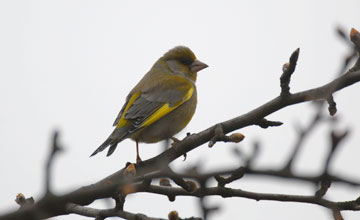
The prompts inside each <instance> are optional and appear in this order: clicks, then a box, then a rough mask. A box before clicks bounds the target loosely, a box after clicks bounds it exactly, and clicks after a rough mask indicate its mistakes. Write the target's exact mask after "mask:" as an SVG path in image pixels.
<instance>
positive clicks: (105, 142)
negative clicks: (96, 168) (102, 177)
mask: <svg viewBox="0 0 360 220" xmlns="http://www.w3.org/2000/svg"><path fill="white" fill-rule="evenodd" d="M111 141H112V139H111V138H110V137H109V138H108V139H106V140H105V141H104V143H102V144H101V145H100V147H98V148H97V149H96V150H95V151H94V153H92V154H91V155H90V157H92V156H94V155H95V154H97V153H99V152H101V151H103V150H105V149H106V148H107V147H108V146H109V145H110V143H111Z"/></svg>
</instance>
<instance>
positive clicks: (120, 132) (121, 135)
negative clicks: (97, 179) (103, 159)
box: [90, 128, 128, 157]
mask: <svg viewBox="0 0 360 220" xmlns="http://www.w3.org/2000/svg"><path fill="white" fill-rule="evenodd" d="M127 134H128V132H125V129H123V128H120V129H119V128H116V129H115V130H114V131H113V132H112V133H111V135H110V136H109V137H108V138H107V139H106V140H105V141H104V143H102V144H101V145H100V147H98V148H97V149H96V150H95V151H94V153H92V154H91V155H90V157H92V156H94V155H95V154H97V153H99V152H101V151H103V150H105V149H106V148H107V147H108V146H110V148H109V150H108V152H107V154H106V156H107V157H108V156H110V155H111V154H112V153H114V151H115V149H116V146H117V145H118V143H120V142H121V141H122V140H124V139H125V138H126V137H127Z"/></svg>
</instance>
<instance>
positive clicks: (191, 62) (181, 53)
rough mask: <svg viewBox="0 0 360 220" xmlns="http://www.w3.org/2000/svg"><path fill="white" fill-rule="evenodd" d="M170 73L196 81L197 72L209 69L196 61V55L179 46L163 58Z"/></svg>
mask: <svg viewBox="0 0 360 220" xmlns="http://www.w3.org/2000/svg"><path fill="white" fill-rule="evenodd" d="M162 59H163V60H164V61H165V62H166V64H167V65H168V67H169V69H170V71H171V72H172V73H174V74H178V75H183V76H185V77H187V78H190V79H192V80H193V81H196V75H197V72H199V71H200V70H202V69H205V68H206V67H208V65H206V64H205V63H203V62H201V61H200V60H198V59H196V57H195V54H194V53H193V52H192V51H191V50H190V49H189V48H188V47H185V46H177V47H175V48H173V49H171V50H169V51H168V52H167V53H165V54H164V55H163V56H162Z"/></svg>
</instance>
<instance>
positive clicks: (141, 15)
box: [0, 0, 360, 220]
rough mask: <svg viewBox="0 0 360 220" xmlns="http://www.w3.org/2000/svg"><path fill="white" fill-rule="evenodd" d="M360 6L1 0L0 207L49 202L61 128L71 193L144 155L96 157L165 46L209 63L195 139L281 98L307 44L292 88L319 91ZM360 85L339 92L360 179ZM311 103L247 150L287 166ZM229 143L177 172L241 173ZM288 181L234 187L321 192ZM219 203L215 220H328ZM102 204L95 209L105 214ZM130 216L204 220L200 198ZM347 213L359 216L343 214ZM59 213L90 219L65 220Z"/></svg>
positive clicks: (127, 149) (340, 168) (145, 203)
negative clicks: (48, 166)
mask: <svg viewBox="0 0 360 220" xmlns="http://www.w3.org/2000/svg"><path fill="white" fill-rule="evenodd" d="M359 8H360V1H358V0H344V1H335V0H332V1H331V0H328V1H325V0H322V1H320V0H319V1H310V0H305V1H285V0H284V1H281V0H277V1H209V0H208V1H78V0H71V1H45V0H44V1H13V0H12V1H10V0H5V1H0V79H1V80H0V100H1V108H0V146H1V150H2V153H1V154H0V175H1V183H0V186H1V187H0V213H3V212H4V211H6V210H9V209H12V210H14V209H16V208H17V205H16V204H15V203H14V198H15V195H16V194H17V193H19V192H22V193H24V194H25V195H26V196H34V198H35V200H37V199H39V198H40V197H41V195H42V192H43V182H44V178H43V177H44V169H43V167H44V160H45V158H46V156H47V153H48V146H49V142H50V134H51V131H52V130H53V129H55V128H58V129H60V131H61V141H62V143H63V145H64V146H65V147H66V152H64V153H63V154H62V155H61V156H60V157H59V158H57V160H56V161H55V166H54V172H53V176H54V179H53V188H54V190H55V192H56V193H66V192H69V191H70V190H73V189H76V188H78V187H80V186H82V185H86V184H90V183H93V182H95V181H97V180H100V179H101V178H103V177H105V176H107V175H109V174H111V173H113V172H115V171H116V170H119V169H120V168H122V167H123V166H124V164H125V163H126V162H127V161H134V160H135V143H133V142H131V141H130V140H126V141H124V142H123V143H121V144H120V145H119V147H118V149H117V151H116V152H115V153H114V155H112V156H111V157H110V158H106V157H105V153H103V154H100V155H97V156H96V157H94V158H89V157H88V156H89V155H90V153H92V152H93V150H95V148H97V147H98V145H99V144H100V143H101V142H102V141H103V140H104V139H105V138H106V137H107V135H108V134H109V133H110V132H111V130H112V127H111V125H112V122H113V120H114V119H115V117H116V115H117V113H118V111H119V110H120V108H121V106H122V105H123V101H124V99H125V97H126V95H127V93H128V92H129V91H130V89H131V88H132V87H133V86H134V85H135V84H136V82H137V81H138V80H140V78H141V77H142V76H143V75H144V74H145V73H146V72H147V71H148V70H149V69H150V67H151V65H152V64H153V63H154V62H155V61H156V60H157V59H158V58H159V57H160V56H161V55H162V54H163V53H165V52H166V51H167V50H169V49H171V48H172V47H174V46H176V45H186V46H189V47H190V48H191V49H192V50H193V51H194V52H195V54H196V55H197V57H198V58H199V59H200V60H202V61H204V62H206V63H207V64H208V65H209V66H210V67H209V68H207V69H205V70H203V71H201V72H200V73H199V77H198V83H197V86H198V96H199V103H198V108H197V111H196V114H195V116H194V118H193V119H192V121H191V122H190V124H189V125H188V126H187V127H186V128H185V129H184V131H183V132H182V133H180V134H178V135H177V137H178V138H183V137H184V135H185V133H186V132H198V131H201V130H203V129H205V128H208V127H209V126H211V125H213V124H215V123H217V122H221V121H224V120H227V119H230V118H232V117H235V116H238V115H240V114H243V113H246V112H247V111H249V110H251V109H253V108H255V107H257V106H259V105H261V104H263V103H264V102H266V101H269V100H270V99H272V98H274V97H275V96H277V95H278V94H279V91H280V89H279V77H280V74H281V67H282V65H283V64H284V63H285V62H287V61H288V58H289V56H290V54H291V53H292V51H294V50H295V49H296V48H297V47H300V48H301V53H300V58H299V62H298V67H297V69H296V72H295V74H294V76H293V77H292V81H291V90H292V91H294V92H295V91H301V90H305V89H310V88H313V87H316V86H320V85H322V84H324V83H326V82H328V81H329V80H331V79H332V78H333V77H334V76H335V74H336V73H337V72H338V70H339V69H340V66H341V64H342V61H343V58H344V56H345V55H346V54H347V53H348V51H349V47H348V45H346V44H345V43H344V42H343V41H342V40H340V39H339V38H338V36H337V35H336V33H335V28H336V27H337V26H338V25H340V26H342V27H344V28H346V30H347V31H348V30H350V28H351V27H355V28H357V29H360V16H359V13H358V12H359V11H358V10H359ZM358 93H359V86H358V85H355V86H352V87H350V88H347V89H345V90H344V91H341V92H340V93H338V94H336V95H335V101H336V102H337V105H338V115H337V117H339V118H340V119H341V122H340V123H338V124H336V125H335V126H336V127H337V128H350V129H351V130H352V133H351V137H350V138H348V139H347V140H346V141H345V142H346V143H345V144H346V147H344V148H343V149H341V151H340V152H339V153H338V154H337V155H336V158H334V161H333V164H332V166H331V171H332V172H334V173H335V174H336V173H341V174H343V175H347V176H350V177H354V178H356V177H357V178H358V179H360V177H359V173H358V167H359V165H360V164H359V161H358V159H357V157H358V155H359V153H360V150H359V146H358V145H359V143H360V135H359V132H360V126H359V115H358V112H359V110H360V109H359V102H358V97H357V94H358ZM312 111H313V108H312V106H311V105H310V104H302V105H296V106H292V107H289V108H286V109H283V110H281V111H279V112H277V113H275V114H273V115H271V116H269V117H268V118H269V119H272V120H280V121H282V122H284V123H285V124H284V125H283V126H281V127H279V128H271V129H266V130H263V129H260V128H258V127H249V128H245V129H242V130H241V132H242V133H244V134H245V136H246V139H245V141H244V142H243V143H241V144H240V145H238V146H236V147H238V148H241V149H242V150H244V151H246V152H247V151H251V147H252V144H253V143H254V141H256V140H259V141H260V143H261V146H262V153H261V155H260V158H259V160H258V161H257V164H256V165H257V166H258V167H263V168H264V167H265V168H266V167H274V168H276V167H279V166H282V165H283V162H284V160H285V159H286V158H287V156H288V153H289V152H291V149H292V148H291V147H292V143H293V142H294V141H295V138H296V130H295V127H296V125H299V124H300V125H303V124H306V123H307V122H308V121H309V114H310V113H311V112H312ZM329 130H330V129H329V126H328V125H324V126H320V127H319V129H318V130H316V131H315V132H314V133H313V135H312V136H311V139H309V140H308V141H306V143H305V144H306V145H305V148H304V149H303V151H302V152H301V157H300V158H299V159H298V160H297V163H296V166H295V168H296V171H297V172H299V173H313V174H316V173H318V172H320V171H321V169H322V161H323V159H324V157H325V155H326V152H327V150H328V145H329V140H328V136H326V135H327V134H328V132H329ZM233 147H234V146H233V145H231V144H221V143H219V144H217V145H215V147H214V148H212V149H209V148H207V147H206V146H201V147H199V148H197V149H196V150H194V151H192V152H191V153H189V155H188V159H187V161H186V162H182V161H181V159H179V160H178V161H176V162H175V163H174V164H173V167H174V169H176V170H182V168H186V167H189V166H192V165H196V164H201V166H202V169H203V170H204V171H209V170H213V169H220V168H231V167H236V166H238V165H239V164H240V161H239V160H238V158H237V157H236V156H234V154H233V153H232V151H231V149H232V148H233ZM161 149H162V144H161V143H159V144H151V145H147V144H142V145H140V151H141V155H142V158H143V159H148V158H151V157H153V156H155V155H157V154H158V153H159V152H160V151H161ZM283 183H284V181H281V180H278V179H260V178H244V179H243V180H240V181H238V182H236V183H234V184H233V185H232V186H233V187H240V188H241V189H244V190H251V191H256V192H273V193H289V194H303V195H311V194H312V193H313V192H314V191H313V190H314V188H313V187H312V185H307V184H301V185H300V184H299V183H298V182H292V181H286V182H285V183H286V184H283ZM359 195H360V190H359V189H358V188H350V187H349V186H347V185H334V186H333V187H332V188H331V189H330V191H329V192H328V194H327V196H328V198H330V199H336V200H350V199H355V198H357V197H358V196H359ZM207 202H208V204H209V205H221V207H222V209H221V212H218V213H216V214H214V215H212V219H240V217H241V218H244V219H268V218H271V219H294V220H295V219H304V218H311V219H331V218H332V217H331V215H330V214H331V213H330V212H328V211H327V210H325V209H324V208H322V207H318V206H315V205H306V204H296V203H280V202H266V201H261V202H255V201H251V200H247V199H241V198H237V199H220V198H217V197H212V198H209V199H208V200H207ZM104 205H105V203H104V202H102V201H98V202H96V203H95V204H94V205H92V207H104ZM125 209H126V210H128V211H132V212H141V213H144V214H146V215H149V216H154V217H163V218H165V217H166V216H167V214H168V212H169V211H171V210H174V209H175V210H178V212H179V213H180V216H181V217H190V216H199V215H200V213H199V210H198V201H197V200H196V199H192V198H184V197H178V198H176V201H175V202H173V203H169V202H168V200H167V198H166V197H164V196H155V195H148V194H136V195H131V196H129V197H128V199H127V201H126V204H125ZM343 214H344V217H345V218H346V219H358V218H359V217H360V214H359V213H356V212H344V213H343ZM56 219H61V220H65V219H86V218H84V217H79V216H74V215H70V216H61V217H56Z"/></svg>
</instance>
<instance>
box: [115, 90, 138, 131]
mask: <svg viewBox="0 0 360 220" xmlns="http://www.w3.org/2000/svg"><path fill="white" fill-rule="evenodd" d="M140 94H141V92H136V93H134V95H132V96H131V98H130V100H129V102H128V104H127V105H126V107H125V109H124V111H123V113H122V115H121V118H120V120H119V123H118V124H117V125H116V128H121V127H123V126H124V125H126V124H127V122H128V120H126V119H124V116H125V113H126V112H127V110H128V109H129V108H130V106H131V105H132V104H133V103H134V102H135V100H136V99H137V98H138V97H139V96H140Z"/></svg>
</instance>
